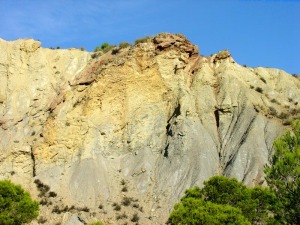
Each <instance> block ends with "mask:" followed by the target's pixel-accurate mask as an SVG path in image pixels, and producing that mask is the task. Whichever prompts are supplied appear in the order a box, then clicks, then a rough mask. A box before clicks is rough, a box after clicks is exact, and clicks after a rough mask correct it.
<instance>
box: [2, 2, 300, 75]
mask: <svg viewBox="0 0 300 225" xmlns="http://www.w3.org/2000/svg"><path fill="white" fill-rule="evenodd" d="M0 21H1V22H0V38H2V39H5V40H15V39H18V38H28V37H31V38H34V39H38V40H40V41H41V42H42V45H43V47H56V46H60V47H61V48H70V47H84V48H85V49H86V50H89V51H93V50H94V48H95V46H97V45H101V44H102V43H103V42H108V43H110V44H118V43H119V42H122V41H127V42H131V43H133V42H134V40H135V39H137V38H140V37H144V36H147V35H148V36H152V35H155V34H157V33H160V32H171V33H182V34H184V35H185V36H186V37H187V38H188V39H189V40H190V41H192V42H193V43H194V44H196V45H198V46H199V47H200V54H202V55H210V54H212V53H216V52H218V51H219V50H223V49H226V48H228V49H229V51H230V52H231V54H232V55H233V58H234V59H235V60H236V61H237V62H238V63H239V64H242V65H244V64H246V65H248V66H251V67H256V66H264V67H274V68H280V69H283V70H285V71H287V72H289V73H296V74H300V57H299V54H300V0H252V1H250V0H215V1H214V0H102V1H101V0H86V1H83V0H51V1H50V0H43V1H42V0H0Z"/></svg>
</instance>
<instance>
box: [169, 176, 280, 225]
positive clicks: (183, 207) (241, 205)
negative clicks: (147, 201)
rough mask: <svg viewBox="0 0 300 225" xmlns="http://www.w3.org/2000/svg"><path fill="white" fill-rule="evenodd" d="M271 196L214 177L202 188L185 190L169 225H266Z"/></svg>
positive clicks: (230, 179)
mask: <svg viewBox="0 0 300 225" xmlns="http://www.w3.org/2000/svg"><path fill="white" fill-rule="evenodd" d="M274 205H276V199H275V196H274V194H273V193H272V192H271V191H270V190H268V189H266V188H262V187H255V188H248V187H247V186H246V185H244V184H242V183H241V182H239V181H237V180H236V179H235V178H227V177H223V176H215V177H212V178H210V179H209V180H208V181H205V182H204V187H203V188H202V189H200V188H199V187H197V186H196V187H194V188H191V189H188V190H186V192H185V196H184V197H183V198H182V199H181V202H180V203H177V204H176V205H175V207H174V210H173V212H172V213H171V215H170V219H169V220H170V223H171V224H200V225H201V224H232V225H233V224H269V223H270V222H271V221H273V217H272V216H270V212H271V209H272V207H273V206H274Z"/></svg>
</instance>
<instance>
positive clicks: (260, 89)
mask: <svg viewBox="0 0 300 225" xmlns="http://www.w3.org/2000/svg"><path fill="white" fill-rule="evenodd" d="M255 91H257V92H259V93H263V89H262V88H261V87H256V88H255Z"/></svg>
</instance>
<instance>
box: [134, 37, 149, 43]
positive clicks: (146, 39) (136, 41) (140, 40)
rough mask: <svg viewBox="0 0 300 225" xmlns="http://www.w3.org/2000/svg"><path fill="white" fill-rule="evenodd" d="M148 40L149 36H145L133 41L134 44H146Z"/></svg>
mask: <svg viewBox="0 0 300 225" xmlns="http://www.w3.org/2000/svg"><path fill="white" fill-rule="evenodd" d="M148 40H150V37H149V36H146V37H144V38H138V39H136V40H135V41H134V44H140V43H146V42H148Z"/></svg>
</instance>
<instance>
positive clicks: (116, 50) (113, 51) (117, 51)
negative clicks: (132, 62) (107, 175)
mask: <svg viewBox="0 0 300 225" xmlns="http://www.w3.org/2000/svg"><path fill="white" fill-rule="evenodd" d="M119 52H120V48H114V49H113V50H112V51H111V54H112V55H116V54H118V53H119Z"/></svg>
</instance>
